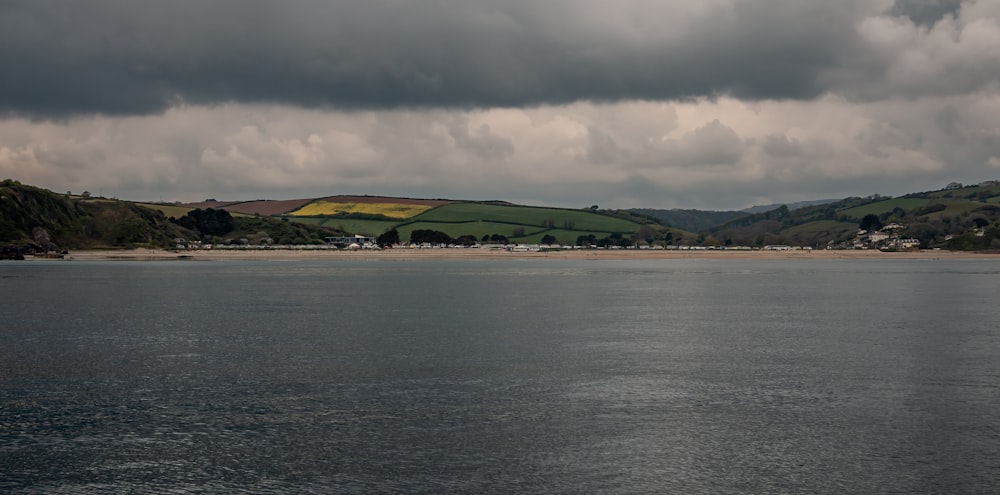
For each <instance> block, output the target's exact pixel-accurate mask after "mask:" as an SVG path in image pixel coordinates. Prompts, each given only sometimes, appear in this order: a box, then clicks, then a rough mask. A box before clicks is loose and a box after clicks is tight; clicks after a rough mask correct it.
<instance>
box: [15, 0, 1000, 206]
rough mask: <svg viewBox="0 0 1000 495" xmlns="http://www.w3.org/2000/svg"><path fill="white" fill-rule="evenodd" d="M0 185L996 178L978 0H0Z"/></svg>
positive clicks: (992, 31) (407, 185)
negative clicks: (3, 180) (0, 181)
mask: <svg viewBox="0 0 1000 495" xmlns="http://www.w3.org/2000/svg"><path fill="white" fill-rule="evenodd" d="M0 62H2V69H0V178H8V177H9V178H14V179H17V180H20V181H21V182H24V183H29V184H34V185H39V186H42V187H46V188H49V189H53V190H56V191H59V192H63V191H73V192H82V191H83V190H89V191H91V192H92V193H94V194H103V195H105V196H114V197H119V198H122V199H133V200H160V199H162V200H170V201H173V200H182V201H187V200H202V199H205V198H208V197H211V198H217V199H234V200H235V199H256V198H267V199H291V198H303V197H313V196H325V195H333V194H372V195H398V196H412V197H430V198H450V199H500V200H508V201H514V202H519V203H525V204H533V205H550V206H566V207H586V206H590V205H592V204H599V205H601V206H602V207H610V208H630V207H647V208H700V209H740V208H744V207H748V206H752V205H755V204H770V203H778V202H792V201H799V200H807V199H821V198H841V197H846V196H865V195H869V194H873V193H879V194H890V195H896V194H903V193H906V192H912V191H921V190H929V189H938V188H941V187H943V186H944V185H945V184H947V183H948V182H951V181H959V182H965V183H976V182H979V181H982V180H986V179H1000V82H998V77H1000V0H968V1H959V0H895V1H893V0H836V1H831V0H698V1H691V0H684V1H675V0H616V1H607V0H599V1H598V0H572V1H570V0H545V1H538V0H503V1H484V0H419V1H406V0H363V1H336V0H315V1H273V2H271V1H252V0H228V1H226V0H221V1H220V0H213V1H202V0H198V1H177V0H171V1H168V2H162V1H160V2H154V1H137V0H120V1H91V0H81V1H75V2H57V1H47V0H41V1H39V0H25V1H18V0H4V1H0Z"/></svg>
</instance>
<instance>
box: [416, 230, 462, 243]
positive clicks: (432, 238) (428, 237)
mask: <svg viewBox="0 0 1000 495" xmlns="http://www.w3.org/2000/svg"><path fill="white" fill-rule="evenodd" d="M451 241H452V239H451V236H449V235H448V234H445V233H444V232H439V231H437V230H429V229H418V230H414V231H413V232H411V233H410V242H412V243H414V244H423V243H425V242H426V243H428V244H451Z"/></svg>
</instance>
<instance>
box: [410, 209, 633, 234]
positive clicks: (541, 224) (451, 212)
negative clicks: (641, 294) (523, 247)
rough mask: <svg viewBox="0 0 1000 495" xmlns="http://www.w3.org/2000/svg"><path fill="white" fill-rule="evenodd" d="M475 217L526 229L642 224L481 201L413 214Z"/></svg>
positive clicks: (611, 228)
mask: <svg viewBox="0 0 1000 495" xmlns="http://www.w3.org/2000/svg"><path fill="white" fill-rule="evenodd" d="M472 219H476V220H478V221H482V222H493V223H508V222H509V223H513V224H519V225H523V226H524V227H525V231H526V232H528V231H530V230H531V229H530V227H532V226H535V227H538V228H539V229H544V228H553V227H554V228H561V229H566V230H573V231H590V232H622V233H631V232H635V231H636V230H638V229H639V224H637V223H635V222H630V221H628V220H625V219H621V218H614V217H609V216H604V215H598V214H594V213H591V212H588V211H582V210H564V209H558V208H534V207H530V206H502V205H490V204H482V203H453V204H448V205H444V206H439V207H437V208H434V209H433V210H429V211H427V212H426V213H423V214H421V215H418V216H416V217H414V218H413V220H414V221H416V222H456V221H467V220H472ZM436 230H441V229H436ZM442 232H443V230H442ZM498 233H500V232H498Z"/></svg>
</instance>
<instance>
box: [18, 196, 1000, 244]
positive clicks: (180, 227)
mask: <svg viewBox="0 0 1000 495" xmlns="http://www.w3.org/2000/svg"><path fill="white" fill-rule="evenodd" d="M803 204H806V205H808V206H800V205H803ZM796 206H798V207H797V208H796ZM757 208H759V209H762V210H764V211H758V212H756V213H747V212H739V211H700V210H679V209H675V210H656V209H633V210H598V209H597V208H596V207H591V208H584V209H568V208H547V207H535V206H523V205H515V204H511V203H507V202H503V201H457V200H445V199H419V198H391V197H381V196H326V197H321V198H305V199H296V200H280V201H265V200H255V201H229V202H226V201H215V200H207V201H205V202H201V203H190V204H180V203H172V204H166V203H135V202H128V201H119V200H117V199H108V198H92V197H89V195H85V196H71V195H69V194H61V193H54V192H52V191H48V190H45V189H41V188H37V187H33V186H28V185H23V184H21V183H19V182H17V181H13V180H10V179H7V180H4V181H2V182H0V247H4V246H7V247H12V246H13V247H15V248H17V249H22V248H30V249H80V248H94V247H130V246H131V247H134V246H153V247H171V246H174V245H176V244H177V243H180V242H202V243H227V244H228V243H250V244H255V243H273V244H312V243H322V242H324V237H327V236H337V235H342V234H364V235H368V236H372V237H378V236H384V238H385V239H394V240H395V239H399V240H400V241H403V242H407V241H409V240H411V239H412V238H421V239H440V240H451V241H455V242H457V243H466V244H467V243H475V242H514V243H540V244H553V243H556V244H571V245H572V244H576V245H580V244H584V245H587V244H589V245H597V246H611V245H617V246H631V245H635V244H652V245H662V246H670V245H703V246H757V247H759V246H764V245H767V244H789V245H799V246H812V247H815V248H822V247H826V246H830V245H847V244H848V241H850V240H852V238H854V237H855V236H856V234H857V232H858V230H859V228H860V227H861V225H862V224H864V225H866V226H872V225H876V226H877V225H882V224H897V225H898V226H895V227H893V228H894V229H896V231H895V232H894V234H896V235H899V236H903V237H905V238H912V239H917V240H919V244H920V246H921V247H923V248H929V247H942V248H947V249H976V250H982V249H1000V184H998V183H997V182H994V181H986V182H983V183H981V184H979V185H976V186H962V185H961V184H954V183H953V184H949V185H948V186H947V187H946V188H944V189H941V190H936V191H926V192H919V193H912V194H907V195H905V196H901V197H898V198H889V197H882V196H878V195H874V196H870V197H867V198H845V199H841V200H836V201H830V200H819V201H809V202H800V203H793V204H791V205H780V206H778V207H776V208H773V209H771V208H769V207H757ZM435 242H436V241H435Z"/></svg>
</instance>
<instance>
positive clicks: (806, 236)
mask: <svg viewBox="0 0 1000 495" xmlns="http://www.w3.org/2000/svg"><path fill="white" fill-rule="evenodd" d="M857 230H858V224H856V223H854V222H838V221H836V220H820V221H817V222H809V223H804V224H802V225H796V226H794V227H789V228H787V229H785V230H783V231H782V232H781V234H782V236H785V237H788V238H789V239H791V240H792V241H791V242H794V243H796V244H799V245H803V246H813V245H815V244H816V243H817V242H820V240H822V239H828V238H831V237H832V238H835V239H838V240H846V239H848V238H850V237H851V236H852V235H854V233H855V232H857Z"/></svg>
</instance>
